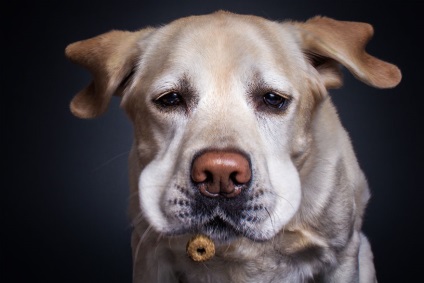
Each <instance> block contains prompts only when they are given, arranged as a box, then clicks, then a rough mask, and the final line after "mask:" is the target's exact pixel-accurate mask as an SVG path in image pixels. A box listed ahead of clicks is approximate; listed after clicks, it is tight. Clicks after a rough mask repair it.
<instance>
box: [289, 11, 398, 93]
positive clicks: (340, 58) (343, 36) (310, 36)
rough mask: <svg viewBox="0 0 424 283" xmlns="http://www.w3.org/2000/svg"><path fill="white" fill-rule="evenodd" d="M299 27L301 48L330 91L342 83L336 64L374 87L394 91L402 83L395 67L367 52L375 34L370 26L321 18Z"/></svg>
mask: <svg viewBox="0 0 424 283" xmlns="http://www.w3.org/2000/svg"><path fill="white" fill-rule="evenodd" d="M297 26H298V27H299V28H300V30H301V41H302V45H303V46H302V48H303V49H304V51H305V53H306V54H307V55H308V56H309V57H310V59H311V61H312V63H313V64H314V65H315V67H316V68H317V70H318V72H319V73H320V74H321V76H322V78H323V80H324V83H325V85H326V87H327V88H334V87H339V86H341V84H342V81H341V76H340V73H339V71H337V65H338V64H337V63H340V64H342V65H343V66H345V67H346V68H347V69H348V70H349V71H350V72H351V73H352V74H353V75H354V76H355V77H356V78H358V79H359V80H361V81H362V82H364V83H366V84H369V85H371V86H373V87H377V88H392V87H395V86H396V85H397V84H398V83H399V82H400V80H401V77H402V75H401V72H400V70H399V69H398V68H397V67H396V66H395V65H392V64H390V63H387V62H384V61H382V60H380V59H377V58H376V57H373V56H371V55H370V54H368V53H367V52H366V51H365V46H366V44H367V43H368V41H369V40H370V39H371V37H372V35H373V28H372V26H371V25H369V24H367V23H360V22H345V21H337V20H333V19H330V18H326V17H319V16H318V17H314V18H311V19H309V20H308V21H306V22H304V23H297Z"/></svg>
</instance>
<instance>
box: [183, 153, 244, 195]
mask: <svg viewBox="0 0 424 283" xmlns="http://www.w3.org/2000/svg"><path fill="white" fill-rule="evenodd" d="M251 176H252V171H251V170H250V163H249V161H248V160H247V158H246V157H245V156H243V155H242V154H240V153H237V152H227V151H208V152H205V153H203V154H201V155H199V156H197V157H196V158H195V159H194V161H193V165H192V169H191V178H192V180H193V182H194V183H195V184H196V185H197V187H198V188H199V190H200V192H201V193H202V194H203V195H205V196H208V197H217V196H219V195H221V196H225V197H227V198H231V197H235V196H237V195H238V194H240V192H241V190H242V187H243V185H245V184H247V183H248V182H249V181H250V178H251Z"/></svg>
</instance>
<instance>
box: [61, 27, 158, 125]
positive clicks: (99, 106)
mask: <svg viewBox="0 0 424 283" xmlns="http://www.w3.org/2000/svg"><path fill="white" fill-rule="evenodd" d="M152 30H153V29H151V28H147V29H143V30H140V31H136V32H128V31H110V32H108V33H104V34H101V35H99V36H96V37H93V38H90V39H87V40H82V41H78V42H75V43H72V44H70V45H68V46H67V47H66V49H65V55H66V57H68V58H69V59H70V60H71V61H72V62H73V63H76V64H78V65H80V66H82V67H84V68H86V69H88V71H90V73H91V74H92V76H93V80H92V81H91V83H90V84H89V85H88V86H87V87H86V88H84V89H83V90H81V91H80V92H79V93H78V94H77V95H76V96H75V97H74V98H73V99H72V101H71V112H72V113H73V114H74V115H75V116H77V117H79V118H94V117H97V116H99V115H100V114H102V113H103V112H105V110H106V109H107V107H108V105H109V102H110V99H111V97H112V95H121V92H122V88H121V86H122V85H123V84H124V82H125V81H126V79H127V78H128V77H129V76H130V75H131V73H132V71H133V68H134V67H135V64H136V60H137V58H138V56H140V54H141V50H140V46H139V44H138V42H139V41H140V40H141V39H142V38H143V37H145V36H147V35H148V34H150V32H151V31H152Z"/></svg>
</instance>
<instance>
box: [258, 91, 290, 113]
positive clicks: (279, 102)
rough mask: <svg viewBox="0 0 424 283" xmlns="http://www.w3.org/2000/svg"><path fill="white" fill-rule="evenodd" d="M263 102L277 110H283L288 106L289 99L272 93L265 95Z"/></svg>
mask: <svg viewBox="0 0 424 283" xmlns="http://www.w3.org/2000/svg"><path fill="white" fill-rule="evenodd" d="M263 100H264V102H265V103H266V104H267V105H268V106H270V107H272V108H277V109H282V108H283V107H285V106H286V104H287V102H288V99H287V98H284V97H282V96H281V95H278V94H275V93H272V92H267V93H265V95H264V96H263Z"/></svg>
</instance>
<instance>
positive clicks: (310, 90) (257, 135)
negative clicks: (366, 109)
mask: <svg viewBox="0 0 424 283" xmlns="http://www.w3.org/2000/svg"><path fill="white" fill-rule="evenodd" d="M372 33H373V30H372V27H371V26H370V25H368V24H365V23H356V22H342V21H336V20H332V19H329V18H325V17H315V18H312V19H311V20H309V21H306V22H304V23H300V22H290V21H287V22H282V23H280V22H272V21H269V20H266V19H263V18H260V17H255V16H244V15H236V14H231V13H228V12H217V13H214V14H210V15H205V16H196V17H188V18H182V19H179V20H177V21H174V22H172V23H170V24H168V25H165V26H163V27H160V28H148V29H143V30H140V31H138V32H122V31H113V32H110V33H106V34H103V35H100V36H98V37H95V38H92V39H88V40H85V41H80V42H77V43H74V44H71V45H69V46H68V47H67V49H66V54H67V56H68V57H69V58H70V59H71V60H72V61H74V62H75V63H77V64H80V65H82V66H83V67H86V68H87V69H88V70H89V71H90V72H91V73H92V74H93V81H92V82H91V84H90V85H89V86H88V87H87V88H86V89H84V90H82V91H81V92H80V93H79V94H78V95H77V96H76V97H75V99H74V100H73V101H72V104H71V110H72V112H73V113H74V114H75V115H77V116H79V117H82V118H91V117H96V116H98V115H100V114H101V113H102V112H103V111H105V109H106V107H107V105H108V103H109V100H110V97H111V96H112V95H119V96H122V107H123V108H124V109H125V111H126V112H127V114H128V116H129V118H130V119H131V121H132V122H133V124H134V136H135V139H134V144H133V148H132V150H131V154H130V163H129V164H130V165H129V169H130V184H131V196H132V197H131V203H130V215H131V218H132V220H133V225H134V231H133V235H132V247H133V259H134V282H152V283H153V282H161V283H162V282H187V283H188V282H255V283H258V282H338V283H340V282H344V283H345V282H361V283H366V282H376V279H375V272H374V267H373V260H372V252H371V248H370V245H369V243H368V241H367V239H366V238H365V236H364V235H363V234H362V232H361V225H362V217H363V213H364V209H365V206H366V203H367V201H368V199H369V196H370V194H369V190H368V186H367V182H366V179H365V177H364V175H363V173H362V171H361V169H360V167H359V165H358V162H357V160H356V157H355V154H354V152H353V149H352V146H351V143H350V140H349V137H348V135H347V133H346V131H345V130H344V128H343V126H342V125H341V123H340V121H339V118H338V115H337V113H336V110H335V108H334V106H333V104H332V102H331V99H330V97H329V96H328V93H327V89H329V88H334V87H339V86H340V85H341V82H342V80H341V76H340V71H339V67H340V65H343V66H345V67H346V68H347V69H349V70H350V71H351V72H352V74H353V75H354V76H356V77H357V78H358V79H360V80H362V81H363V82H365V83H367V84H369V85H371V86H374V87H379V88H388V87H394V86H395V85H397V84H398V83H399V81H400V78H401V75H400V71H399V70H398V69H397V68H396V67H395V66H394V65H391V64H389V63H386V62H384V61H381V60H379V59H377V58H375V57H373V56H371V55H369V54H367V53H366V52H365V45H366V43H367V42H368V40H369V39H370V38H371V36H372ZM173 92H175V93H178V94H179V95H180V97H181V99H183V102H184V103H183V104H179V105H177V106H172V107H164V106H161V105H160V104H158V101H161V98H163V97H164V96H165V95H167V94H169V93H173ZM269 92H272V93H275V94H277V95H279V96H282V97H285V98H287V99H288V100H289V101H290V102H289V103H288V106H287V107H286V108H284V109H277V110H276V109H271V108H270V107H269V105H268V106H267V105H266V103H264V100H263V96H264V95H265V94H266V93H269ZM208 149H215V150H227V149H234V150H237V151H241V152H244V153H246V154H247V155H248V156H249V160H250V163H251V167H252V175H253V177H252V180H251V183H250V185H249V188H247V189H246V190H245V198H244V199H243V200H244V201H243V203H240V202H239V203H237V204H238V205H239V206H240V209H239V210H238V211H237V213H240V217H239V216H237V215H228V210H224V209H222V208H221V207H220V205H217V206H216V207H215V208H214V209H213V210H211V211H207V212H206V211H204V213H205V215H208V216H207V217H209V218H208V219H207V220H204V219H203V218H205V217H206V216H200V214H203V212H202V211H200V212H199V210H198V209H197V208H196V203H197V201H198V199H199V196H198V194H197V192H196V189H195V188H194V186H193V184H192V180H191V178H190V168H191V164H192V162H193V159H194V158H195V156H196V154H198V153H199V152H202V151H204V150H208ZM217 201H222V200H217ZM242 215H243V216H244V217H241V216H242ZM202 217H203V218H202ZM215 218H219V219H222V220H223V221H224V222H227V224H228V227H231V228H228V227H226V228H225V229H230V230H231V232H230V231H229V230H228V231H227V230H225V229H224V230H223V231H221V232H219V233H218V232H216V233H214V232H213V230H210V229H209V230H207V229H206V228H205V229H206V230H202V229H204V228H202V227H203V226H202V225H207V221H210V220H211V219H215ZM246 218H247V219H246ZM249 218H250V220H248V219H249ZM234 219H237V220H239V221H235V220H234ZM202 221H203V222H202ZM233 230H234V231H236V236H234V231H233ZM199 231H200V232H205V231H206V232H205V233H209V236H210V237H211V238H212V239H214V240H215V244H216V255H215V257H214V258H213V259H212V260H210V261H208V262H205V263H195V262H192V261H191V260H190V259H189V258H188V257H187V256H186V254H185V245H186V243H187V241H188V239H189V238H190V237H191V236H192V234H193V233H196V232H199ZM227 232H228V233H227Z"/></svg>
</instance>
